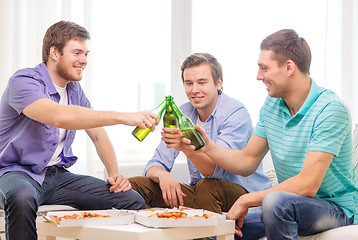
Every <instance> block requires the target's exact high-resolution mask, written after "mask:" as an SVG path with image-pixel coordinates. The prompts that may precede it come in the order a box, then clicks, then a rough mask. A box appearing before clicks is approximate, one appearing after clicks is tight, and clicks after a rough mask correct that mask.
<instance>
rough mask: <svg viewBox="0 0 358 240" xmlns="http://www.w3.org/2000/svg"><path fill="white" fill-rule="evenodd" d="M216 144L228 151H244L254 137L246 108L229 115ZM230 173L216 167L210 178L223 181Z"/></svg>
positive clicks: (219, 130) (220, 130)
mask: <svg viewBox="0 0 358 240" xmlns="http://www.w3.org/2000/svg"><path fill="white" fill-rule="evenodd" d="M217 131H218V136H217V139H216V143H217V144H218V145H219V146H221V147H223V148H226V149H239V150H241V149H243V148H244V147H245V146H246V144H247V143H248V141H249V139H250V137H251V135H252V131H253V129H252V123H251V118H250V115H249V113H248V111H247V110H246V108H244V107H241V108H238V109H237V110H236V111H234V112H233V113H232V114H231V115H229V116H228V117H227V118H226V119H225V121H224V122H223V123H222V124H221V125H220V127H219V128H218V129H217ZM228 174H229V172H227V171H225V170H224V169H223V168H221V167H220V166H218V165H216V168H215V170H214V173H213V174H212V175H211V176H210V178H215V179H223V178H225V177H226V176H227V175H228Z"/></svg>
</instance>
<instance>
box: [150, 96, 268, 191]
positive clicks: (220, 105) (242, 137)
mask: <svg viewBox="0 0 358 240" xmlns="http://www.w3.org/2000/svg"><path fill="white" fill-rule="evenodd" d="M180 109H181V110H182V112H183V113H184V114H185V115H187V116H188V117H189V118H190V119H191V120H192V121H193V123H194V124H196V123H197V119H198V112H197V110H196V109H195V108H194V107H193V105H192V104H191V103H190V102H187V103H185V104H183V105H182V106H180ZM205 131H206V133H207V134H208V136H209V138H210V139H211V140H213V141H214V142H215V143H217V144H218V145H220V146H221V147H223V148H228V149H243V148H244V147H245V146H246V144H247V142H248V141H249V139H250V137H251V135H252V133H253V127H252V123H251V118H250V115H249V113H248V111H247V110H246V108H245V106H244V105H243V104H242V103H241V102H240V101H238V100H236V99H233V98H231V97H229V96H227V95H226V94H224V93H222V94H220V95H219V97H218V100H217V103H216V106H215V109H214V111H213V112H212V113H211V115H210V116H209V118H208V119H207V120H206V121H205ZM178 154H179V151H177V150H176V149H173V148H167V146H166V144H165V143H164V142H163V141H161V142H160V144H159V146H158V147H157V149H156V150H155V153H154V156H153V157H152V159H151V160H150V161H149V162H148V163H147V165H146V167H145V169H144V173H143V174H144V175H145V173H146V172H147V171H148V169H149V168H151V167H153V166H162V167H163V168H164V169H165V170H166V171H169V172H170V171H171V169H172V168H173V165H174V161H175V158H176V157H177V156H178ZM187 163H188V169H189V175H190V179H189V183H190V184H191V185H195V184H196V183H197V182H198V181H199V180H200V178H201V174H200V172H199V171H198V169H197V168H196V167H195V166H194V164H193V163H192V162H191V161H190V159H187ZM208 178H215V179H218V180H226V181H229V182H233V183H236V184H238V185H240V186H242V187H243V188H245V189H246V190H247V191H248V192H253V191H259V190H263V189H267V188H269V187H270V181H269V179H268V178H267V177H266V176H265V175H264V174H263V171H262V164H260V166H259V167H258V169H257V170H256V172H255V173H254V174H252V175H250V176H248V177H242V176H239V175H236V174H232V173H229V172H227V171H225V170H224V169H222V168H221V167H219V166H216V168H215V171H214V173H213V174H212V175H211V176H208Z"/></svg>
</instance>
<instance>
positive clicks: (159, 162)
mask: <svg viewBox="0 0 358 240" xmlns="http://www.w3.org/2000/svg"><path fill="white" fill-rule="evenodd" d="M181 70H182V80H183V83H184V87H185V92H186V95H187V97H188V99H189V102H187V103H185V104H183V105H182V106H181V107H180V108H181V111H182V112H183V113H184V114H185V115H187V116H188V117H189V118H190V119H191V120H192V121H193V123H194V124H199V125H201V126H202V127H203V128H205V130H206V131H207V132H208V134H209V137H210V139H212V141H214V142H216V143H217V144H218V145H220V146H222V147H224V148H228V149H242V148H244V147H245V145H246V144H247V141H248V139H249V138H250V136H251V134H252V131H253V128H252V124H251V119H250V116H249V113H248V111H247V110H246V108H245V106H244V105H243V104H242V103H241V102H239V101H238V100H235V99H233V98H231V97H229V96H227V95H226V94H224V93H222V85H223V79H222V69H221V65H220V63H219V62H218V61H217V60H216V58H215V57H213V56H212V55H210V54H207V53H197V54H193V55H191V56H189V57H188V58H187V59H186V60H185V61H184V63H183V65H182V67H181ZM166 132H167V133H166ZM162 134H164V135H165V136H167V137H168V138H167V141H161V143H160V144H159V146H158V148H157V149H156V151H155V153H154V156H153V157H152V159H151V160H150V161H149V162H148V164H147V166H146V167H145V169H144V174H145V176H146V177H134V178H130V182H131V184H132V187H133V189H134V190H136V191H138V192H139V193H140V194H141V195H142V197H143V198H144V199H145V201H146V205H147V207H168V206H171V207H178V205H182V206H187V207H194V208H200V209H206V210H210V211H214V212H218V213H221V212H226V211H228V210H229V209H230V207H231V206H232V204H233V203H234V202H235V201H236V199H237V198H238V197H240V196H241V195H243V194H245V193H247V192H254V191H259V190H264V189H267V188H268V187H269V186H270V183H269V179H268V178H267V177H266V176H265V175H263V172H262V165H260V166H259V167H258V169H257V171H256V172H255V173H253V174H252V175H251V176H249V177H242V176H239V175H235V174H232V173H230V172H228V171H225V170H224V169H223V168H221V167H220V165H217V164H216V163H214V162H213V161H211V160H210V159H209V158H208V157H207V156H206V155H205V154H203V153H201V152H194V153H191V152H187V151H186V150H185V149H183V148H182V146H180V145H177V146H176V149H174V148H171V146H173V145H175V142H178V138H177V136H178V135H181V132H180V130H179V128H163V133H162ZM179 141H180V140H179ZM165 142H169V143H170V144H168V145H167V144H166V143H165ZM179 151H182V152H183V153H184V154H185V155H186V157H187V163H188V168H189V174H190V180H189V185H188V184H184V183H178V182H177V181H176V180H175V179H174V178H173V177H172V176H171V174H170V171H171V169H172V167H173V165H174V161H175V159H176V157H177V156H178V154H179ZM257 210H258V213H256V214H255V213H253V215H255V216H256V219H252V218H251V219H250V221H251V222H254V223H256V222H255V220H257V221H258V222H260V220H259V217H258V218H257V215H260V209H257ZM259 225H260V223H258V224H255V227H254V229H253V231H254V232H255V233H252V234H249V233H248V234H247V236H248V237H250V236H251V237H252V238H251V239H258V238H259V237H260V230H262V228H260V226H259ZM262 232H263V231H261V233H262ZM254 234H257V235H255V236H254ZM247 239H250V238H247Z"/></svg>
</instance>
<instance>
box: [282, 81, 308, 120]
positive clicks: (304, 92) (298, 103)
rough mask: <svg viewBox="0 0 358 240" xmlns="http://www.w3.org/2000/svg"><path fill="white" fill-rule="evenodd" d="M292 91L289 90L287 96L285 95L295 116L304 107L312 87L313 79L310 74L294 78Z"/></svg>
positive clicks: (292, 114)
mask: <svg viewBox="0 0 358 240" xmlns="http://www.w3.org/2000/svg"><path fill="white" fill-rule="evenodd" d="M292 82H293V83H294V84H292V88H291V91H288V92H287V94H286V96H285V97H283V99H284V100H285V102H286V104H287V107H288V109H289V110H290V113H291V116H294V115H295V114H296V113H297V112H298V111H299V110H300V108H301V107H302V105H303V104H304V102H305V101H306V98H307V96H308V94H309V92H310V89H311V79H310V78H309V76H307V75H306V76H303V77H299V78H295V79H292Z"/></svg>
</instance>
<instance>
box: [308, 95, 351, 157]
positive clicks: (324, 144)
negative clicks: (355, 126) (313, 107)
mask: <svg viewBox="0 0 358 240" xmlns="http://www.w3.org/2000/svg"><path fill="white" fill-rule="evenodd" d="M349 126H350V116H349V112H348V110H347V108H346V106H344V105H343V104H342V103H341V102H338V101H335V102H331V103H329V104H328V105H327V106H326V107H325V108H324V109H323V110H322V111H321V112H320V113H319V114H318V116H317V118H316V121H315V124H314V127H313V130H312V137H311V139H310V143H309V146H308V150H309V151H321V152H327V153H331V154H333V155H335V156H337V155H338V154H339V152H340V149H341V147H342V144H343V142H344V139H345V138H346V136H347V134H350V131H349V129H350V127H349Z"/></svg>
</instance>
